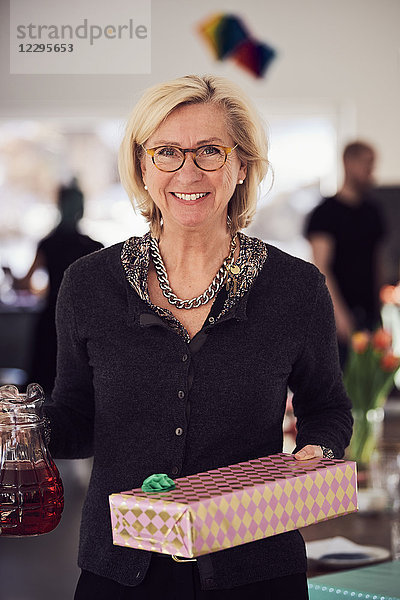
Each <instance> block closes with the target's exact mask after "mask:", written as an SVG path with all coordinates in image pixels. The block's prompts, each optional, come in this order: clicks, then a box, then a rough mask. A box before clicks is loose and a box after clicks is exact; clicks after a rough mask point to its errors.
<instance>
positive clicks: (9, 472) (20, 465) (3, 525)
mask: <svg viewBox="0 0 400 600" xmlns="http://www.w3.org/2000/svg"><path fill="white" fill-rule="evenodd" d="M51 462H52V465H51V468H50V467H49V465H46V463H45V462H44V461H41V462H39V463H37V464H36V465H34V467H33V466H32V464H31V463H30V462H26V463H25V462H24V461H21V462H15V463H9V464H7V465H6V468H4V469H2V470H1V471H0V506H1V518H0V535H1V536H29V535H40V534H42V533H48V532H49V531H52V530H53V529H54V528H55V527H57V525H58V523H59V522H60V519H61V513H62V511H63V508H64V495H63V485H62V482H61V478H60V475H59V473H58V469H57V467H56V465H55V464H54V462H53V461H51Z"/></svg>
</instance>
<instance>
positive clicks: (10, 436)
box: [0, 384, 64, 537]
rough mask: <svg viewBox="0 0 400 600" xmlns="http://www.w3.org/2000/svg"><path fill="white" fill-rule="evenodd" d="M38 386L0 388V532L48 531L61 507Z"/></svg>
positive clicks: (58, 480)
mask: <svg viewBox="0 0 400 600" xmlns="http://www.w3.org/2000/svg"><path fill="white" fill-rule="evenodd" d="M42 404H43V391H42V389H41V388H40V386H38V385H37V384H30V385H29V386H28V389H27V393H26V394H20V393H19V392H18V389H17V388H15V387H14V386H11V385H8V386H2V387H1V388H0V537H1V536H16V537H21V536H29V535H40V534H42V533H48V532H49V531H52V530H53V529H54V528H55V527H57V525H58V523H59V522H60V519H61V513H62V511H63V508H64V490H63V485H62V481H61V478H60V474H59V472H58V469H57V467H56V465H55V464H54V461H53V459H52V457H51V455H50V453H49V450H48V448H47V445H46V441H45V435H44V420H43V415H42V411H41V408H42Z"/></svg>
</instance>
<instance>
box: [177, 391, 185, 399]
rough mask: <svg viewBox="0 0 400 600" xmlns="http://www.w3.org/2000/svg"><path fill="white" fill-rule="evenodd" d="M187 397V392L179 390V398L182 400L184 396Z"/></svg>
mask: <svg viewBox="0 0 400 600" xmlns="http://www.w3.org/2000/svg"><path fill="white" fill-rule="evenodd" d="M184 397H185V392H184V391H183V390H179V392H178V398H180V399H181V400H182V398H184Z"/></svg>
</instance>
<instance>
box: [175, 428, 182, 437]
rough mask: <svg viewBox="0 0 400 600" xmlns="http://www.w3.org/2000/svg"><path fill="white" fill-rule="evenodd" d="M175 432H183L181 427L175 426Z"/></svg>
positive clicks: (179, 433)
mask: <svg viewBox="0 0 400 600" xmlns="http://www.w3.org/2000/svg"><path fill="white" fill-rule="evenodd" d="M175 433H176V435H182V433H183V429H182V427H177V428H176V429H175Z"/></svg>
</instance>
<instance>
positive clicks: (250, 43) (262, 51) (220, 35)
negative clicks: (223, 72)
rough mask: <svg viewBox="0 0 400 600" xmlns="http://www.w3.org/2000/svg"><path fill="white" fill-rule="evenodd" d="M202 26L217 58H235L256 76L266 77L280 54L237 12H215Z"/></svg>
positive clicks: (204, 35)
mask: <svg viewBox="0 0 400 600" xmlns="http://www.w3.org/2000/svg"><path fill="white" fill-rule="evenodd" d="M198 30H199V33H200V35H201V36H202V38H203V39H204V40H205V42H206V44H207V45H208V46H209V48H210V49H211V52H212V53H213V54H214V56H215V58H216V59H217V60H225V59H229V58H230V59H233V60H234V61H235V62H236V63H237V65H238V66H240V67H242V68H244V69H246V70H247V71H249V72H250V73H251V74H252V75H254V76H255V77H263V76H264V75H265V73H266V71H267V69H268V67H269V65H270V64H271V62H272V60H273V59H274V58H275V56H276V51H275V50H274V49H273V48H271V46H269V45H268V44H265V43H263V42H259V41H258V40H256V39H254V38H253V37H252V36H251V35H250V33H249V32H248V31H247V29H246V27H245V26H244V24H243V22H242V20H241V19H240V18H239V17H236V16H235V15H228V14H222V13H221V14H217V15H213V16H212V17H209V18H207V20H206V21H204V22H203V23H201V24H200V25H199V27H198Z"/></svg>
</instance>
